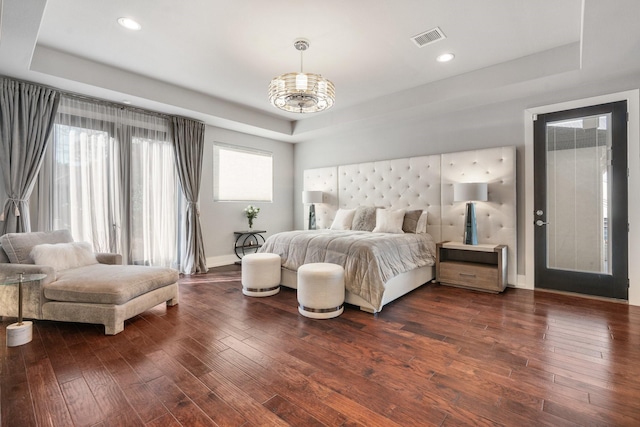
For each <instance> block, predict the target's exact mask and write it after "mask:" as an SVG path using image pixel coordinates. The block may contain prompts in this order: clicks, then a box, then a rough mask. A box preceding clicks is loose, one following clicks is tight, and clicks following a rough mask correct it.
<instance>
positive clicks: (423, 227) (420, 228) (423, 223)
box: [416, 211, 427, 234]
mask: <svg viewBox="0 0 640 427" xmlns="http://www.w3.org/2000/svg"><path fill="white" fill-rule="evenodd" d="M426 232H427V211H422V215H420V218H419V219H418V225H417V226H416V233H418V234H425V233H426Z"/></svg>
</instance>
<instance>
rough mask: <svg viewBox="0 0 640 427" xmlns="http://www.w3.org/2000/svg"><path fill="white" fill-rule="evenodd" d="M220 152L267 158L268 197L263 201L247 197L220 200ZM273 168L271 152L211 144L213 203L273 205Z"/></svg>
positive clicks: (218, 143) (216, 143)
mask: <svg viewBox="0 0 640 427" xmlns="http://www.w3.org/2000/svg"><path fill="white" fill-rule="evenodd" d="M220 150H226V151H233V152H239V153H244V154H251V155H256V156H261V157H267V158H269V159H270V160H271V170H270V174H271V177H270V180H269V181H270V182H269V185H270V188H269V193H270V194H269V197H268V198H264V199H254V198H249V197H238V198H233V199H231V198H222V197H220V169H221V168H220V155H219V151H220ZM273 172H274V166H273V152H271V151H267V150H260V149H256V148H250V147H244V146H239V145H231V144H224V143H220V142H214V143H213V201H214V202H251V203H273V196H274V173H273Z"/></svg>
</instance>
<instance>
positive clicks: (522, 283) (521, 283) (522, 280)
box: [509, 274, 533, 290]
mask: <svg viewBox="0 0 640 427" xmlns="http://www.w3.org/2000/svg"><path fill="white" fill-rule="evenodd" d="M526 278H527V276H524V275H521V274H518V276H517V280H518V283H516V284H511V283H509V287H510V288H516V289H529V290H533V287H531V286H529V285H527V280H526Z"/></svg>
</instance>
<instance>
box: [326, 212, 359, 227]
mask: <svg viewBox="0 0 640 427" xmlns="http://www.w3.org/2000/svg"><path fill="white" fill-rule="evenodd" d="M355 213H356V210H355V209H338V212H336V217H335V218H334V219H333V222H332V223H331V230H351V224H352V223H353V217H354V215H355Z"/></svg>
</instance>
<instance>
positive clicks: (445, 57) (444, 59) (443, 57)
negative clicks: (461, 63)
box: [436, 53, 456, 62]
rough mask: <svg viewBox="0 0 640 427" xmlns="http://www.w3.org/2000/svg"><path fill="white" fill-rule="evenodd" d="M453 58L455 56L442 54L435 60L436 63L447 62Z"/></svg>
mask: <svg viewBox="0 0 640 427" xmlns="http://www.w3.org/2000/svg"><path fill="white" fill-rule="evenodd" d="M455 57H456V56H455V55H454V54H453V53H443V54H442V55H440V56H438V57H437V58H436V61H438V62H449V61H451V60H452V59H453V58H455Z"/></svg>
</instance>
